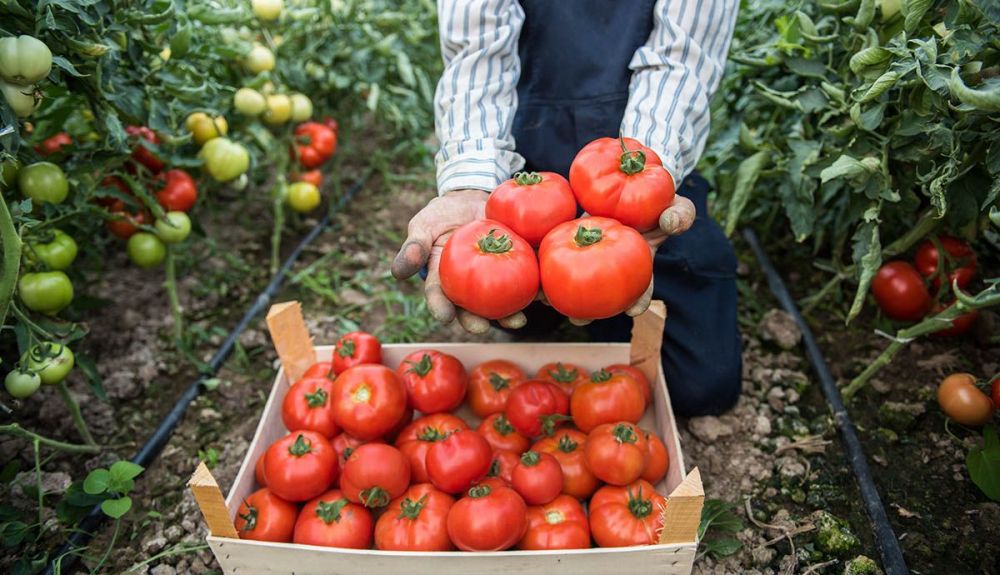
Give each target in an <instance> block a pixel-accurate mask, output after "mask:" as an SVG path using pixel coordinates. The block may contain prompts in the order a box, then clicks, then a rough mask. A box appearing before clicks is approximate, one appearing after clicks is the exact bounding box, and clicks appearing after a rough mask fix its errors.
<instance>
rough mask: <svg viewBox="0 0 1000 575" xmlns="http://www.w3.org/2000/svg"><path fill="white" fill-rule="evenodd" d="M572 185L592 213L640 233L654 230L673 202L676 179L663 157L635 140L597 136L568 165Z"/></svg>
mask: <svg viewBox="0 0 1000 575" xmlns="http://www.w3.org/2000/svg"><path fill="white" fill-rule="evenodd" d="M569 183H570V187H572V188H573V193H574V194H576V201H578V202H579V203H580V206H581V207H583V209H584V211H586V212H587V213H588V214H591V215H594V216H601V217H607V218H614V219H616V220H618V221H619V222H621V223H623V224H625V225H626V226H632V227H633V228H635V229H637V230H639V231H641V232H645V231H649V230H652V229H653V228H656V227H657V226H658V225H659V221H660V214H661V213H662V212H663V210H665V209H667V207H668V206H669V205H670V204H671V203H672V202H673V201H674V179H673V178H672V177H671V176H670V172H668V171H667V170H666V169H665V168H664V167H663V162H661V161H660V156H658V155H657V154H656V152H654V151H653V150H651V149H649V148H647V147H646V146H643V145H642V144H640V143H639V141H638V140H633V139H632V138H619V139H615V138H599V139H597V140H594V141H593V142H590V143H589V144H587V145H586V146H584V147H583V149H582V150H580V151H579V152H578V153H577V154H576V157H575V158H573V163H572V164H571V165H570V167H569Z"/></svg>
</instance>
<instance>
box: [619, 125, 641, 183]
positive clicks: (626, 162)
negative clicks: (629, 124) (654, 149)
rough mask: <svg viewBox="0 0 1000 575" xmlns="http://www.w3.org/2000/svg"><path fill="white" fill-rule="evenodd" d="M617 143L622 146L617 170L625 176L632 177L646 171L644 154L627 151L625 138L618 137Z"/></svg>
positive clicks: (638, 151)
mask: <svg viewBox="0 0 1000 575" xmlns="http://www.w3.org/2000/svg"><path fill="white" fill-rule="evenodd" d="M618 141H619V142H621V145H622V155H621V165H620V166H619V168H620V169H621V171H622V172H625V174H627V175H629V176H632V175H635V174H638V173H639V172H641V171H643V170H645V169H646V152H643V151H642V150H629V149H628V147H627V146H625V136H624V135H622V136H618Z"/></svg>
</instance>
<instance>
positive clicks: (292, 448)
mask: <svg viewBox="0 0 1000 575" xmlns="http://www.w3.org/2000/svg"><path fill="white" fill-rule="evenodd" d="M339 473H340V466H339V465H338V463H337V452H336V451H334V449H333V446H332V445H330V442H329V441H327V439H326V438H325V437H323V436H322V435H320V434H319V433H316V432H315V431H295V432H292V433H289V434H288V435H286V436H285V437H282V438H281V439H279V440H277V441H275V442H274V443H272V444H271V446H270V447H268V448H267V452H266V453H265V454H264V476H265V477H266V478H267V486H268V488H269V489H270V490H271V491H272V492H273V493H274V494H275V495H277V496H278V497H281V498H282V499H286V500H288V501H308V500H310V499H312V498H314V497H316V496H318V495H320V494H322V493H323V492H325V491H326V490H327V489H328V488H329V487H330V486H331V485H333V482H334V481H336V480H337V476H338V474H339Z"/></svg>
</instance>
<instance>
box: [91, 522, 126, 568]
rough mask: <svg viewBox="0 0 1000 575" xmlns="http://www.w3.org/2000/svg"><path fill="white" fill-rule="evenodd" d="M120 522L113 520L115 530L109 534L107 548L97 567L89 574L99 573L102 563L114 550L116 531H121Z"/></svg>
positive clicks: (116, 538) (116, 537)
mask: <svg viewBox="0 0 1000 575" xmlns="http://www.w3.org/2000/svg"><path fill="white" fill-rule="evenodd" d="M121 527H122V520H121V519H115V530H114V531H112V532H111V541H109V542H108V548H107V549H105V550H104V555H102V556H101V560H100V561H98V562H97V565H95V566H94V568H93V569H92V570H91V573H100V572H101V567H102V566H103V565H104V562H105V561H107V560H108V556H109V555H111V551H112V550H113V549H114V548H115V542H116V541H117V540H118V531H119V530H121Z"/></svg>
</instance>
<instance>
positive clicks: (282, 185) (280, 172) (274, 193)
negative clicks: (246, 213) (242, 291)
mask: <svg viewBox="0 0 1000 575" xmlns="http://www.w3.org/2000/svg"><path fill="white" fill-rule="evenodd" d="M274 141H275V142H277V145H278V147H279V149H278V150H277V151H276V152H275V154H274V155H275V156H277V157H278V158H279V160H278V165H277V166H276V168H277V170H276V172H275V173H276V174H277V175H276V176H275V181H274V188H273V189H272V190H271V207H272V210H273V212H274V228H273V229H272V230H271V275H274V274H276V273H278V266H279V265H280V264H281V231H282V229H283V228H284V227H285V194H286V193H287V190H286V186H287V185H288V182H287V180H286V179H285V171H286V170H287V169H288V154H287V153H285V151H284V150H283V149H281V146H283V145H284V144H283V141H284V140H278V139H276V140H274Z"/></svg>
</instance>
